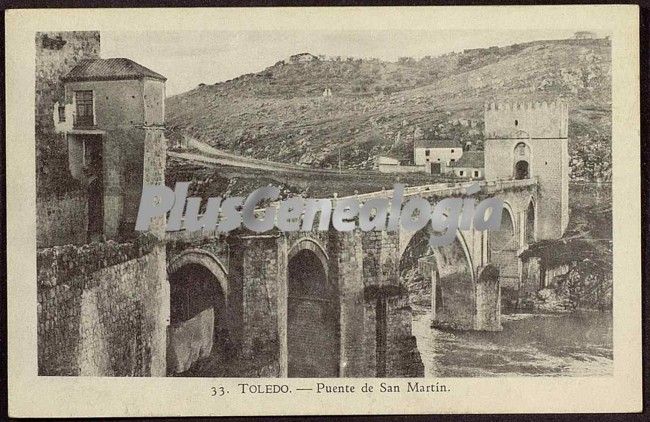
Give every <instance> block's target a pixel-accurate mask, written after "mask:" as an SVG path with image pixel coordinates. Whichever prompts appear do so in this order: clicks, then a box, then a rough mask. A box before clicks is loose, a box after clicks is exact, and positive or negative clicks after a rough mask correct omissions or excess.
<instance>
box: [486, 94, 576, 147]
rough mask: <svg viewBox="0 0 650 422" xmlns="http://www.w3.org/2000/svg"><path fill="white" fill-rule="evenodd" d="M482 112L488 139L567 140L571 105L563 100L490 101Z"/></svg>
mask: <svg viewBox="0 0 650 422" xmlns="http://www.w3.org/2000/svg"><path fill="white" fill-rule="evenodd" d="M483 111H484V116H485V136H486V138H487V139H498V138H507V139H511V138H522V139H534V138H551V139H557V138H566V137H567V132H568V121H569V117H568V116H569V106H568V104H567V103H566V102H565V101H563V100H556V101H552V102H546V101H542V102H526V103H519V102H513V103H510V102H499V103H495V102H491V103H486V104H485V105H484V108H483Z"/></svg>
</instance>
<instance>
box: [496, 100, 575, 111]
mask: <svg viewBox="0 0 650 422" xmlns="http://www.w3.org/2000/svg"><path fill="white" fill-rule="evenodd" d="M483 109H484V111H486V112H488V111H501V112H503V111H515V110H541V111H544V110H559V111H567V112H568V106H567V103H566V101H564V100H556V101H551V102H550V103H548V102H546V101H542V102H539V101H536V102H532V101H529V102H526V103H519V102H516V103H509V102H498V103H495V102H491V103H485V106H484V107H483Z"/></svg>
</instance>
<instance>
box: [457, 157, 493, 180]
mask: <svg viewBox="0 0 650 422" xmlns="http://www.w3.org/2000/svg"><path fill="white" fill-rule="evenodd" d="M449 170H451V171H452V172H453V173H454V175H456V176H457V177H465V178H470V179H480V178H482V177H483V174H484V172H485V155H484V153H483V151H465V152H463V156H462V157H460V159H459V160H456V161H455V162H453V163H451V164H450V165H449Z"/></svg>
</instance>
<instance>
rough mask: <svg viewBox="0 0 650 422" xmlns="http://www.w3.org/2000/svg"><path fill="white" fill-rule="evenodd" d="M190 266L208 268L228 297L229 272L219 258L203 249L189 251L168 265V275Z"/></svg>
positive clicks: (179, 255)
mask: <svg viewBox="0 0 650 422" xmlns="http://www.w3.org/2000/svg"><path fill="white" fill-rule="evenodd" d="M188 264H196V265H201V266H203V267H205V268H207V269H208V270H209V271H210V272H211V273H212V275H214V277H215V278H216V280H217V281H218V282H219V285H220V286H221V289H222V291H223V293H224V295H225V296H226V298H227V297H228V272H227V271H226V268H225V267H224V265H223V264H222V263H221V261H219V258H217V257H216V256H215V255H214V254H212V253H210V252H208V251H205V250H203V249H187V250H185V251H183V252H181V253H180V254H178V255H176V256H175V257H174V258H172V259H171V261H170V262H169V264H168V265H167V274H168V275H169V274H173V273H176V272H177V271H178V270H179V269H180V268H181V267H183V266H184V265H188Z"/></svg>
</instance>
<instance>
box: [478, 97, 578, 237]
mask: <svg viewBox="0 0 650 422" xmlns="http://www.w3.org/2000/svg"><path fill="white" fill-rule="evenodd" d="M484 113H485V178H486V179H487V180H490V179H492V180H494V179H527V178H536V179H537V181H538V186H539V195H538V202H537V203H536V204H535V213H536V214H537V215H536V219H535V220H536V221H537V224H536V227H535V236H534V237H535V239H538V240H542V239H557V238H560V237H561V236H562V234H564V231H565V229H566V227H567V225H568V222H569V148H568V122H569V108H568V105H567V104H566V103H565V102H564V101H562V100H558V101H555V102H551V103H547V102H542V103H539V102H536V103H525V104H523V103H514V104H513V103H499V104H495V103H491V104H486V105H485V108H484Z"/></svg>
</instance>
